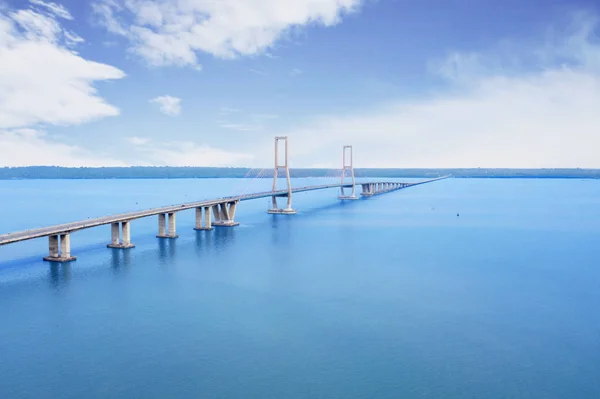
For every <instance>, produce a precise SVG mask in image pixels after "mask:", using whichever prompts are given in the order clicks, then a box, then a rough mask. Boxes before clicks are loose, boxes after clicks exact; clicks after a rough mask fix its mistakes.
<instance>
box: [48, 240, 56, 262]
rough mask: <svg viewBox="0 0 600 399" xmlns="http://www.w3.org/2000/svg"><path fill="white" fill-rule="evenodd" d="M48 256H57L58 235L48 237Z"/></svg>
mask: <svg viewBox="0 0 600 399" xmlns="http://www.w3.org/2000/svg"><path fill="white" fill-rule="evenodd" d="M48 247H49V248H48V252H49V256H48V257H49V258H58V236H50V237H48Z"/></svg>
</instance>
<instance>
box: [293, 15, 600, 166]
mask: <svg viewBox="0 0 600 399" xmlns="http://www.w3.org/2000/svg"><path fill="white" fill-rule="evenodd" d="M573 21H574V22H575V23H571V24H570V26H571V28H570V30H567V29H562V30H561V29H558V30H555V31H554V35H553V36H551V37H548V38H547V39H546V40H544V41H540V42H539V43H538V44H537V45H536V46H535V47H533V48H532V47H530V46H527V47H524V46H523V47H521V46H520V45H519V44H514V45H510V44H509V45H507V44H504V45H503V47H501V48H497V49H493V50H491V51H489V52H487V53H469V52H466V53H463V52H452V53H450V54H449V55H448V56H447V57H446V58H445V59H442V60H438V61H437V62H434V63H432V66H433V67H432V70H433V71H434V73H435V74H436V76H438V77H439V78H440V79H444V80H445V86H446V88H445V89H444V90H442V89H440V90H439V91H438V92H437V93H434V94H432V95H429V96H427V97H423V98H421V99H420V100H417V101H410V102H408V101H404V100H402V99H398V100H397V101H393V102H391V103H387V104H380V105H376V106H374V107H373V108H372V109H370V110H365V111H362V112H355V113H354V114H352V115H322V116H319V117H316V118H314V119H313V121H312V122H310V123H308V124H306V125H304V126H302V127H299V128H292V129H289V130H288V132H287V134H288V135H289V136H291V139H292V140H293V143H294V144H293V147H292V148H293V151H294V152H295V153H296V157H297V159H298V160H299V161H300V160H302V159H310V161H305V164H304V165H305V166H309V165H311V164H314V163H320V164H324V163H327V164H328V165H330V166H331V167H337V166H339V165H337V164H336V162H337V157H336V155H337V154H338V153H339V152H341V146H342V145H343V144H346V143H351V144H353V145H354V148H355V154H356V155H355V160H356V162H355V164H356V165H358V166H361V167H433V168H438V167H439V168H444V167H522V168H544V167H548V168H551V167H589V168H598V167H600V158H598V156H597V150H596V149H597V148H598V147H599V146H600V131H599V126H600V111H599V110H600V46H599V44H598V43H597V41H596V40H597V39H596V36H595V34H594V33H595V31H596V30H597V27H598V24H597V21H596V19H594V18H592V17H590V16H586V15H585V14H577V15H576V16H575V17H574V20H573ZM334 154H336V155H334ZM332 157H333V158H334V161H333V162H332V161H328V160H331V159H332ZM340 162H341V161H340Z"/></svg>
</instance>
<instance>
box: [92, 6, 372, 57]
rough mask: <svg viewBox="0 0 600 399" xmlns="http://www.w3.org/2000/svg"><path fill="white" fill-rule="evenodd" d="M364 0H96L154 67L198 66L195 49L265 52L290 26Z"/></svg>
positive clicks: (223, 53) (322, 21) (114, 28)
mask: <svg viewBox="0 0 600 399" xmlns="http://www.w3.org/2000/svg"><path fill="white" fill-rule="evenodd" d="M360 3H361V0H294V1H281V0H219V1H214V0H211V1H207V0H172V1H153V0H96V1H95V3H93V7H94V10H95V12H96V14H97V15H98V16H99V18H100V20H101V23H102V24H103V25H104V26H105V27H106V28H107V29H108V30H109V31H111V32H113V33H115V34H118V35H122V36H124V37H127V38H128V39H129V40H130V43H131V50H132V51H133V52H134V53H136V54H138V55H139V56H141V57H142V58H144V59H145V60H146V61H147V62H148V63H149V64H151V65H154V66H163V65H179V66H190V65H191V66H196V65H198V60H197V57H196V52H199V51H200V52H205V53H209V54H212V55H214V56H216V57H221V58H232V57H237V56H244V55H252V54H257V53H263V52H265V51H266V50H268V49H269V48H270V47H272V46H273V45H274V44H275V42H276V41H277V40H278V39H279V38H281V37H282V36H285V35H286V34H287V33H288V32H289V31H290V29H292V28H295V27H299V26H304V25H307V24H318V25H322V26H332V25H335V24H337V23H339V22H340V20H341V17H342V15H344V14H346V13H350V12H353V11H355V10H357V8H358V7H359V6H360Z"/></svg>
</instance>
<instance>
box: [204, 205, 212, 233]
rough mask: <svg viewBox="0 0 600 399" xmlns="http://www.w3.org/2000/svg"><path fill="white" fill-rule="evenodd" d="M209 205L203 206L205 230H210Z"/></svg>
mask: <svg viewBox="0 0 600 399" xmlns="http://www.w3.org/2000/svg"><path fill="white" fill-rule="evenodd" d="M210 208H212V207H210V206H208V207H206V208H204V228H205V229H206V230H212V222H211V220H210V219H211V217H210V216H211V215H210V212H211V211H210Z"/></svg>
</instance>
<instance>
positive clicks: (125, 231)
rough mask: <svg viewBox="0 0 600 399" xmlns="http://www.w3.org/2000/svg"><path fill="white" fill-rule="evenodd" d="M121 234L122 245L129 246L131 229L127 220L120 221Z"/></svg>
mask: <svg viewBox="0 0 600 399" xmlns="http://www.w3.org/2000/svg"><path fill="white" fill-rule="evenodd" d="M121 230H122V231H121V234H122V236H123V247H124V248H127V247H131V230H130V226H129V221H126V222H122V223H121Z"/></svg>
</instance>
